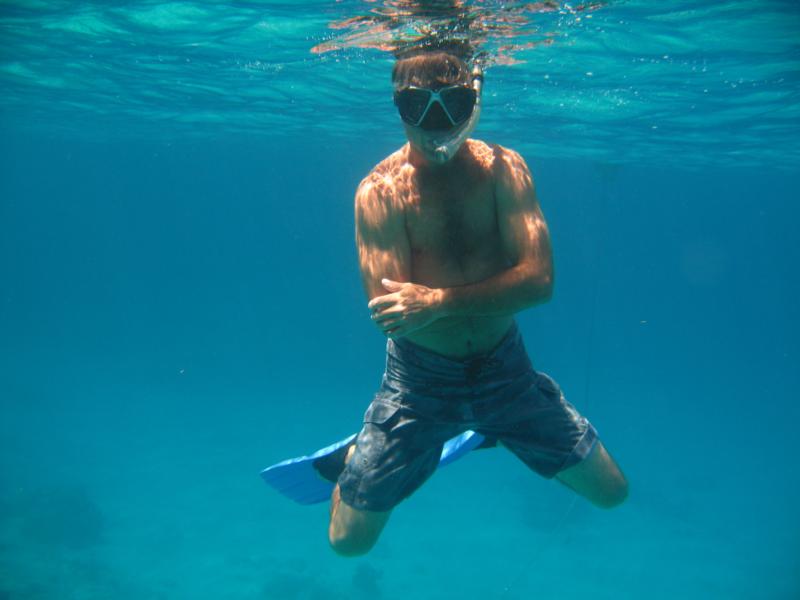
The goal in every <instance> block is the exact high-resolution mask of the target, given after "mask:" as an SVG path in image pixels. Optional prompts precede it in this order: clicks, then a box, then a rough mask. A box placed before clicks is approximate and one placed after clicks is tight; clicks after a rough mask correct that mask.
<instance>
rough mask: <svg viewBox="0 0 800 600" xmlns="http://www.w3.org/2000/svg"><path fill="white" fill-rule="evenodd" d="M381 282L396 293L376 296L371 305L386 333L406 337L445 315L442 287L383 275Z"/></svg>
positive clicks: (373, 315) (376, 318)
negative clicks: (440, 288)
mask: <svg viewBox="0 0 800 600" xmlns="http://www.w3.org/2000/svg"><path fill="white" fill-rule="evenodd" d="M381 284H382V285H383V287H385V288H386V289H387V290H388V291H390V292H392V293H391V294H386V295H385V296H377V297H375V298H373V299H372V300H371V301H370V303H369V305H368V306H369V309H370V311H371V312H372V320H373V321H374V322H375V324H376V325H377V326H378V328H379V329H380V330H381V331H382V332H383V333H384V334H385V335H387V336H389V337H392V338H396V337H403V336H404V335H408V334H409V333H411V332H412V331H415V330H417V329H421V328H422V327H425V326H426V325H428V324H429V323H432V322H433V321H435V320H436V319H439V318H441V317H442V316H443V314H442V292H441V290H437V289H431V288H429V287H425V286H424V285H419V284H416V283H399V282H397V281H391V280H390V279H381Z"/></svg>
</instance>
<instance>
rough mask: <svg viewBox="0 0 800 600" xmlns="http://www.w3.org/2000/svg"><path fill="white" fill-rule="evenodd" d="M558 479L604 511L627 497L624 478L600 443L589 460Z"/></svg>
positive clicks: (570, 468) (558, 475) (597, 443)
mask: <svg viewBox="0 0 800 600" xmlns="http://www.w3.org/2000/svg"><path fill="white" fill-rule="evenodd" d="M556 479H558V480H559V481H560V482H561V483H563V484H564V485H566V486H567V487H569V488H571V489H572V490H574V491H575V492H577V493H578V494H580V495H581V496H583V497H584V498H586V499H587V500H589V501H590V502H592V503H593V504H595V505H596V506H599V507H601V508H612V507H614V506H617V505H618V504H621V503H622V502H623V501H624V500H625V498H626V497H627V496H628V482H627V480H626V479H625V475H623V474H622V470H621V469H620V468H619V466H618V465H617V463H616V462H615V461H614V459H613V458H612V457H611V455H610V454H609V453H608V451H607V450H606V448H605V446H603V443H602V442H601V441H600V440H597V442H596V443H595V445H594V448H592V451H591V452H590V453H589V454H588V455H587V456H586V458H584V459H583V460H582V461H581V462H579V463H578V464H576V465H573V466H571V467H569V468H567V469H564V470H563V471H560V472H559V473H558V474H557V475H556Z"/></svg>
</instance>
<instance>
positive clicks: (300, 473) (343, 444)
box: [261, 431, 485, 504]
mask: <svg viewBox="0 0 800 600" xmlns="http://www.w3.org/2000/svg"><path fill="white" fill-rule="evenodd" d="M356 435H357V434H353V435H351V436H350V437H347V438H345V439H343V440H340V441H338V442H336V443H335V444H331V445H330V446H326V447H325V448H322V449H320V450H317V451H316V452H314V453H313V454H309V455H308V456H298V457H297V458H290V459H287V460H284V461H282V462H279V463H278V464H276V465H272V466H271V467H267V468H266V469H264V470H263V471H261V477H262V478H263V479H264V481H266V482H267V484H268V485H270V486H272V487H273V488H275V489H276V490H278V491H279V492H280V493H281V494H283V495H284V496H286V497H288V498H291V499H292V500H294V501H295V502H299V503H300V504H316V503H318V502H326V501H327V500H329V499H330V497H331V492H333V486H334V485H335V484H336V480H337V479H338V477H339V473H341V472H342V469H343V468H344V457H345V454H347V450H348V449H349V448H350V446H351V445H352V444H354V443H355V439H356ZM484 441H485V438H484V437H483V436H482V435H481V434H479V433H476V432H474V431H465V432H464V433H462V434H460V435H457V436H456V437H454V438H452V439H450V440H447V442H445V444H444V447H443V448H442V455H441V457H440V458H439V466H440V467H443V466H445V465H448V464H450V463H451V462H453V461H454V460H458V459H459V458H461V457H462V456H464V455H465V454H467V453H468V452H470V451H471V450H474V449H475V448H477V447H479V446H481V445H482V444H483V443H484Z"/></svg>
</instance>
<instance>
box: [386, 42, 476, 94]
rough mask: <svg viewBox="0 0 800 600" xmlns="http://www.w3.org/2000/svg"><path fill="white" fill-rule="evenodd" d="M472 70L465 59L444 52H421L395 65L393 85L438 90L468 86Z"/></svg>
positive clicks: (406, 57)
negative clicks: (453, 86)
mask: <svg viewBox="0 0 800 600" xmlns="http://www.w3.org/2000/svg"><path fill="white" fill-rule="evenodd" d="M469 80H470V69H469V66H468V65H467V63H466V62H464V60H463V59H461V58H459V57H458V56H456V55H454V54H450V53H449V52H443V51H435V52H430V51H428V52H421V53H419V54H414V55H411V56H405V57H403V58H401V59H400V60H398V61H397V62H396V63H395V64H394V68H393V69H392V85H393V86H394V87H395V89H397V88H401V87H407V86H409V85H415V86H418V87H427V88H437V87H444V86H448V85H458V84H461V83H466V84H468V83H469Z"/></svg>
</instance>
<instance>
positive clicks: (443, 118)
mask: <svg viewBox="0 0 800 600" xmlns="http://www.w3.org/2000/svg"><path fill="white" fill-rule="evenodd" d="M419 126H420V127H422V129H424V130H426V131H444V130H446V129H451V128H452V127H453V124H452V123H451V122H450V119H448V118H447V113H445V112H444V109H443V108H442V105H441V103H439V102H436V101H434V103H433V104H431V107H430V108H429V109H428V114H427V115H425V118H424V119H422V123H420V124H419Z"/></svg>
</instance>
